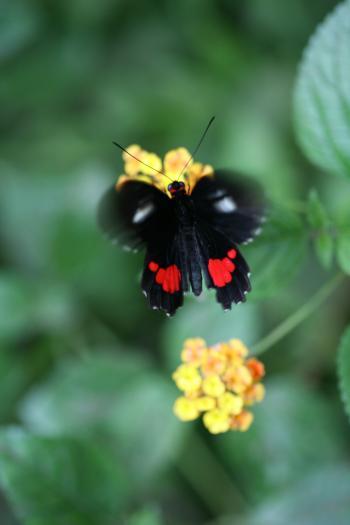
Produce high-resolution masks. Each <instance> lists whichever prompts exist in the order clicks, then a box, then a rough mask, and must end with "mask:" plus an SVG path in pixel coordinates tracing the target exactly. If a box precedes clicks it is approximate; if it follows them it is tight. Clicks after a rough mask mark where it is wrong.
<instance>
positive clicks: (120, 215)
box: [98, 181, 184, 315]
mask: <svg viewBox="0 0 350 525" xmlns="http://www.w3.org/2000/svg"><path fill="white" fill-rule="evenodd" d="M98 224H99V226H100V228H101V229H102V230H103V231H104V232H105V233H106V234H107V236H108V237H110V238H111V239H112V240H116V241H119V242H121V243H122V244H123V245H124V247H126V248H129V249H133V250H138V249H140V248H143V247H146V255H145V262H144V270H143V275H142V281H141V287H142V290H143V292H144V294H145V295H146V297H147V298H148V301H149V304H150V306H151V307H152V308H153V309H160V310H164V311H165V312H166V313H167V314H168V315H173V314H174V313H175V311H176V309H177V308H178V307H179V306H181V305H182V303H183V276H184V272H183V270H182V266H181V257H180V254H179V249H178V242H179V236H178V233H177V221H176V216H175V213H174V208H173V205H172V202H171V200H170V199H169V198H168V197H167V196H166V195H165V194H164V193H162V192H161V191H159V190H157V189H156V188H154V187H153V186H150V185H148V184H144V183H141V182H135V181H130V182H127V183H125V185H124V186H123V187H122V188H121V189H120V190H119V191H118V192H117V191H116V189H115V187H114V186H113V187H112V188H109V190H107V192H106V193H105V194H104V195H103V197H102V199H101V202H100V205H99V209H98Z"/></svg>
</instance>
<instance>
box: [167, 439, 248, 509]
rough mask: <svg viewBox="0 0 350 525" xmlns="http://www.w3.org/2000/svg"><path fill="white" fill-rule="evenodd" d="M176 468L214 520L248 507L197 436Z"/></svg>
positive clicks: (229, 478)
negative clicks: (224, 514)
mask: <svg viewBox="0 0 350 525" xmlns="http://www.w3.org/2000/svg"><path fill="white" fill-rule="evenodd" d="M177 467H178V469H179V470H180V472H181V474H182V475H183V476H184V478H185V479H186V480H187V482H188V483H189V484H190V485H191V487H192V488H193V490H194V491H195V492H197V494H198V495H199V497H200V498H201V499H202V500H203V502H204V504H205V505H206V506H207V507H208V509H209V510H210V511H211V513H212V514H213V516H215V517H217V516H220V515H221V514H223V513H232V512H234V513H235V514H238V513H239V512H241V511H242V510H244V509H245V508H246V506H247V503H246V501H245V500H244V497H243V495H242V494H241V493H240V492H239V490H238V488H237V487H236V486H235V485H234V483H233V480H232V479H231V477H230V475H229V474H228V473H227V472H226V470H225V469H224V468H223V466H222V465H221V463H220V462H219V461H218V459H217V458H216V457H215V455H214V454H213V452H212V451H211V449H210V447H209V446H208V445H207V443H206V442H205V441H204V439H202V437H201V436H200V435H199V434H197V433H196V432H193V433H192V434H191V436H190V437H189V439H188V440H187V441H186V449H185V450H184V452H183V454H182V455H181V456H180V458H179V460H178V462H177Z"/></svg>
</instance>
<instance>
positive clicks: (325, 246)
mask: <svg viewBox="0 0 350 525" xmlns="http://www.w3.org/2000/svg"><path fill="white" fill-rule="evenodd" d="M314 246H315V252H316V255H317V258H318V260H319V261H320V263H321V264H322V266H323V267H324V268H326V269H329V268H330V266H331V264H332V259H333V252H334V240H333V237H332V236H331V234H330V233H328V232H327V231H325V230H322V231H320V232H319V233H318V234H317V235H316V237H315V239H314Z"/></svg>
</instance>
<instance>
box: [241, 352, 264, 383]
mask: <svg viewBox="0 0 350 525" xmlns="http://www.w3.org/2000/svg"><path fill="white" fill-rule="evenodd" d="M246 365H247V367H248V369H249V371H250V373H251V375H252V378H253V381H259V380H260V379H261V378H262V377H264V375H265V367H264V365H263V363H262V362H261V361H259V360H258V359H256V358H255V357H251V358H250V359H248V360H247V363H246Z"/></svg>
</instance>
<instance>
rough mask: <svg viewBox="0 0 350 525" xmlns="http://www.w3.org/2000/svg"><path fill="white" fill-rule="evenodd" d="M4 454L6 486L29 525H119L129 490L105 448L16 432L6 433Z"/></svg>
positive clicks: (0, 474) (1, 466)
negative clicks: (119, 517)
mask: <svg viewBox="0 0 350 525" xmlns="http://www.w3.org/2000/svg"><path fill="white" fill-rule="evenodd" d="M0 451H1V453H0V483H1V486H2V487H3V488H4V490H5V491H6V493H7V494H8V497H9V499H10V500H11V501H12V503H13V505H14V506H15V508H16V512H17V514H18V515H19V516H20V517H21V518H22V519H23V522H24V523H25V524H26V525H27V524H28V525H46V524H47V523H52V524H53V525H61V524H62V523H69V524H72V525H108V524H110V525H114V524H115V523H116V520H117V516H118V513H119V512H120V511H121V510H122V508H123V505H124V504H125V499H126V497H127V494H128V487H127V483H126V479H125V476H124V475H123V472H122V470H121V468H120V466H119V465H118V464H117V463H116V461H115V459H114V460H113V461H111V458H110V457H109V456H108V455H107V454H106V452H105V451H104V450H103V448H98V447H97V446H96V445H95V444H92V443H88V442H83V441H79V440H73V439H68V438H64V439H62V438H60V439H56V438H42V437H38V436H34V435H31V434H28V433H26V432H24V431H22V430H21V429H19V428H11V429H3V430H2V431H1V434H0ZM87 494H88V495H89V497H86V495H87Z"/></svg>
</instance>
